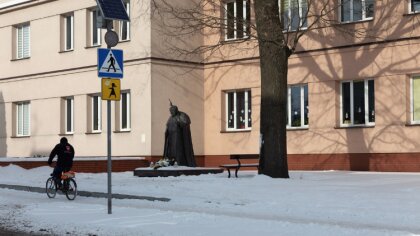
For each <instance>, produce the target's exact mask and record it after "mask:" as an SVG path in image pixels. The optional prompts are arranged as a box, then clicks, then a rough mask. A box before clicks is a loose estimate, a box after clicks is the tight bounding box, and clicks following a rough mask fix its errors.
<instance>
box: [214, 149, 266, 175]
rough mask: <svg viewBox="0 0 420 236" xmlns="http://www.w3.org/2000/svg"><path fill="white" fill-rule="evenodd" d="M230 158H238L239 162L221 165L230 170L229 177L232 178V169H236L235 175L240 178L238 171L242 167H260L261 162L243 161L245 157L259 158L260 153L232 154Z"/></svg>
mask: <svg viewBox="0 0 420 236" xmlns="http://www.w3.org/2000/svg"><path fill="white" fill-rule="evenodd" d="M230 159H233V160H236V161H237V164H224V165H220V167H222V168H225V169H226V170H227V171H228V178H230V170H231V169H235V177H236V178H238V171H239V169H240V168H241V167H258V166H259V163H245V164H243V163H241V160H244V159H257V160H258V159H259V155H258V154H232V155H230Z"/></svg>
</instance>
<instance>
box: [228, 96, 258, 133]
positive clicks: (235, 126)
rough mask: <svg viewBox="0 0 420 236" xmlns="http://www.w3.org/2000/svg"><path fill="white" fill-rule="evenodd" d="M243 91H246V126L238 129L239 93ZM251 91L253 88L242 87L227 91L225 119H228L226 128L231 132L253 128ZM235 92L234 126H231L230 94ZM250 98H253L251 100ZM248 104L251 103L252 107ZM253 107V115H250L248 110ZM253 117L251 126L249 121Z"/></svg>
mask: <svg viewBox="0 0 420 236" xmlns="http://www.w3.org/2000/svg"><path fill="white" fill-rule="evenodd" d="M240 92H243V93H244V110H245V120H246V122H245V128H243V129H238V124H237V102H236V101H237V94H238V93H240ZM250 92H251V89H241V90H229V91H225V92H224V93H225V95H224V96H225V120H226V126H225V130H226V131H228V132H230V131H250V130H251V129H252V92H251V97H250V96H249V94H250ZM231 93H233V104H234V107H233V114H234V115H233V121H234V123H233V128H229V122H228V121H229V105H228V104H229V94H231ZM249 99H251V100H250V101H251V102H249ZM248 104H251V107H248ZM249 109H251V117H249V115H248V114H249V112H248V110H249ZM250 118H251V126H249V125H248V121H249V119H250Z"/></svg>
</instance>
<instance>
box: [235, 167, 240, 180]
mask: <svg viewBox="0 0 420 236" xmlns="http://www.w3.org/2000/svg"><path fill="white" fill-rule="evenodd" d="M239 168H240V167H236V170H235V177H236V178H238V170H239Z"/></svg>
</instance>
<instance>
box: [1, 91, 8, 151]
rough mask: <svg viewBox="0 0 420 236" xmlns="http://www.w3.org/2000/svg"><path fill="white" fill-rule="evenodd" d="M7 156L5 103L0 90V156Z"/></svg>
mask: <svg viewBox="0 0 420 236" xmlns="http://www.w3.org/2000/svg"><path fill="white" fill-rule="evenodd" d="M6 156H7V132H6V104H5V102H4V98H3V93H2V92H1V91H0V157H6Z"/></svg>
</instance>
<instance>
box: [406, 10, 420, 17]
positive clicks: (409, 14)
mask: <svg viewBox="0 0 420 236" xmlns="http://www.w3.org/2000/svg"><path fill="white" fill-rule="evenodd" d="M419 14H420V12H419V11H415V12H408V13H405V14H403V16H415V15H419Z"/></svg>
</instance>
